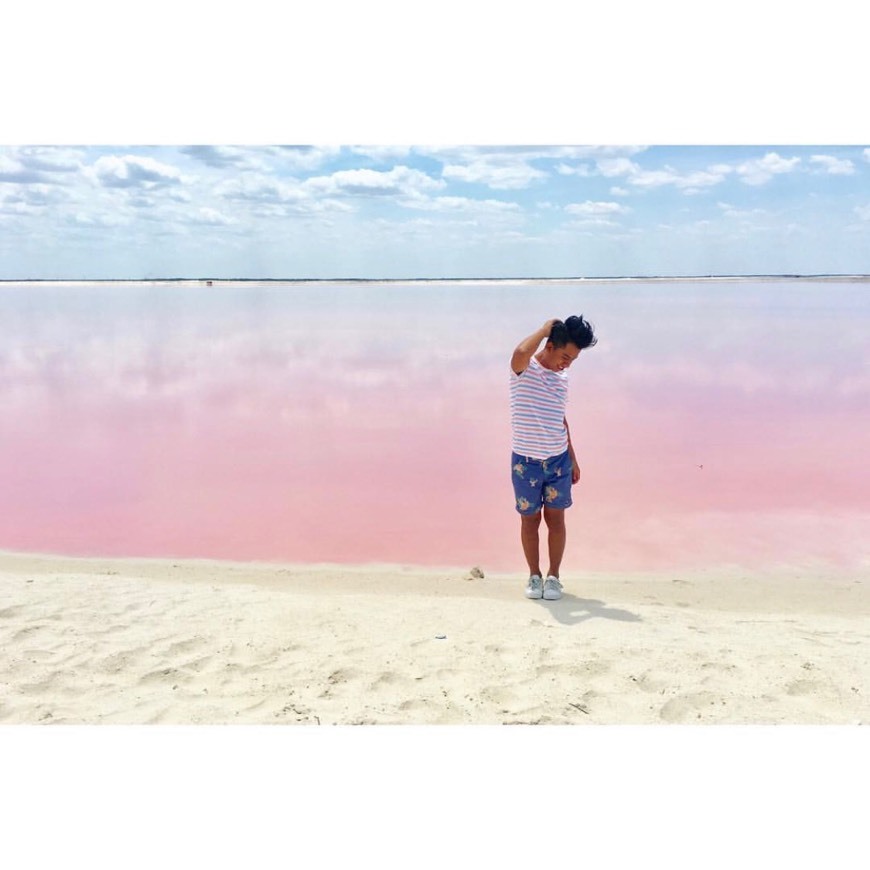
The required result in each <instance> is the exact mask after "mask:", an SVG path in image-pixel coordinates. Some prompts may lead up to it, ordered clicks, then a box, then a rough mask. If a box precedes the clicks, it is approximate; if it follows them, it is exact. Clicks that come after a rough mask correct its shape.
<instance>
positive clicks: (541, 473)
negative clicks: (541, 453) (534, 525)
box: [511, 450, 573, 517]
mask: <svg viewBox="0 0 870 870" xmlns="http://www.w3.org/2000/svg"><path fill="white" fill-rule="evenodd" d="M572 469H573V463H572V462H571V454H570V453H569V452H568V451H567V450H566V451H565V452H564V453H561V454H560V455H559V456H551V457H550V458H549V459H532V458H531V457H530V456H519V455H518V454H516V453H511V480H512V481H513V484H514V496H515V498H516V508H517V511H518V512H519V513H521V514H523V516H527V517H528V516H532V515H533V514H536V513H537V512H538V511H539V510H540V509H541V507H542V506H546V507H551V508H558V509H559V510H564V509H565V508H569V507H571V505H572V504H573V502H572V500H571V486H572V484H571V471H572Z"/></svg>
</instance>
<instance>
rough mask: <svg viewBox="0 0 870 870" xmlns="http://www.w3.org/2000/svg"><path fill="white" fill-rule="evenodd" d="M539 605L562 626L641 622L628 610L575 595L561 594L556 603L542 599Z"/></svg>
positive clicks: (539, 600) (538, 601) (538, 602)
mask: <svg viewBox="0 0 870 870" xmlns="http://www.w3.org/2000/svg"><path fill="white" fill-rule="evenodd" d="M536 603H537V604H541V605H543V606H544V607H546V609H547V610H548V611H549V612H550V613H551V614H552V615H553V616H554V617H555V618H556V619H557V620H558V621H559V622H561V623H562V624H563V625H578V624H579V623H581V622H586V621H587V620H589V619H617V620H619V621H620V622H641V618H640V617H639V616H638V615H637V614H636V613H632V612H631V611H629V610H620V609H619V608H618V607H607V606H606V605H605V603H604V602H603V601H596V600H595V599H594V598H578V597H577V596H576V595H569V594H565V593H563V594H562V597H561V598H560V599H559V600H558V601H547V600H545V599H543V598H541V599H538V600H537V601H536Z"/></svg>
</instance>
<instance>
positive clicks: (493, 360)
mask: <svg viewBox="0 0 870 870" xmlns="http://www.w3.org/2000/svg"><path fill="white" fill-rule="evenodd" d="M581 312H582V313H583V314H585V315H586V316H587V317H588V318H589V319H590V320H591V321H592V322H593V323H595V325H596V328H597V332H598V334H599V336H600V341H599V344H598V345H597V346H596V347H595V348H593V349H590V350H589V351H588V352H585V353H584V354H583V355H582V357H581V359H580V360H579V362H578V363H577V365H575V366H574V367H573V368H572V371H571V375H570V377H571V397H570V404H569V410H568V419H569V423H570V424H571V430H572V435H573V437H574V441H575V445H576V447H577V450H578V454H579V456H580V460H581V467H582V469H583V476H582V479H581V484H580V485H579V487H578V488H577V489H576V490H575V507H574V508H572V509H571V513H570V514H569V518H568V522H569V543H568V550H567V553H566V559H565V567H566V571H572V570H582V569H583V568H590V569H602V568H627V569H631V568H643V567H652V568H662V567H669V566H682V565H686V566H688V565H696V564H707V563H710V562H732V563H747V564H749V563H751V564H753V565H758V564H759V563H760V562H776V561H791V560H794V559H803V558H820V559H830V560H835V561H841V562H842V561H852V562H854V561H855V560H858V559H860V558H862V557H864V556H865V555H866V552H867V548H866V544H867V538H868V532H867V529H868V525H867V519H868V515H870V506H868V493H870V470H868V464H867V462H866V460H865V459H864V458H863V455H864V452H865V450H866V443H867V441H868V425H867V423H868V415H867V408H868V399H870V372H868V366H867V350H866V338H865V336H866V332H867V327H868V325H870V316H868V315H870V305H868V302H867V299H866V289H865V285H861V284H845V283H844V284H822V283H819V284H806V283H792V284H781V283H764V284H762V283H759V284H746V283H733V284H722V283H717V284H584V285H580V286H572V285H539V286H534V285H511V286H506V285H481V286H407V287H402V286H394V285H391V286H377V285H349V286H330V285H317V286H313V287H311V286H298V287H275V286H250V285H248V286H244V287H232V286H230V287H227V286H216V287H212V288H195V287H193V288H191V287H186V288H178V287H165V286H144V287H143V286H125V287H107V286H96V285H95V286H87V287H59V288H58V287H20V288H14V287H6V288H3V289H0V322H2V324H3V332H4V342H3V345H2V348H0V401H2V406H3V408H4V411H5V413H4V414H3V415H2V420H0V476H2V480H3V482H4V485H3V487H2V489H0V547H2V548H5V549H19V550H36V551H54V552H65V553H87V554H107V555H173V556H204V557H217V558H233V559H263V560H271V559H280V560H289V561H348V562H356V561H376V562H409V563H410V562H413V563H421V564H429V565H459V566H468V565H470V564H481V565H483V566H484V567H488V568H489V569H490V570H517V571H522V570H523V567H524V566H523V562H522V557H521V550H520V548H519V540H518V535H519V530H518V521H517V519H516V516H515V514H514V512H513V508H512V492H511V487H510V479H509V474H508V466H509V450H510V447H509V443H510V436H509V428H508V427H509V422H508V408H507V366H508V360H509V357H510V351H511V350H512V348H513V346H514V345H515V344H516V343H517V342H518V341H519V340H520V339H521V338H522V337H524V336H525V335H526V334H528V333H529V332H530V331H532V329H534V328H535V327H536V326H537V325H538V324H539V323H540V322H543V321H544V320H545V319H547V318H548V317H555V316H567V315H568V314H569V313H581Z"/></svg>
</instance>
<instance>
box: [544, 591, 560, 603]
mask: <svg viewBox="0 0 870 870" xmlns="http://www.w3.org/2000/svg"><path fill="white" fill-rule="evenodd" d="M561 597H562V593H561V592H560V593H559V594H558V595H552V594H550V595H547V594H546V593H544V595H543V598H544V601H558V600H559V599H560V598H561Z"/></svg>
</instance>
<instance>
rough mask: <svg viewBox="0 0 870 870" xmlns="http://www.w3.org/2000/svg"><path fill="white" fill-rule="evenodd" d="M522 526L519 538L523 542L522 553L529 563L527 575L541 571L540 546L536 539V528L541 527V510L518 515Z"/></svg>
mask: <svg viewBox="0 0 870 870" xmlns="http://www.w3.org/2000/svg"><path fill="white" fill-rule="evenodd" d="M520 519H521V520H522V526H521V527H520V538H521V540H522V542H523V553H524V554H525V557H526V562H528V563H529V575H532V574H538V575H540V573H541V547H540V542H539V540H538V529H539V528H540V527H541V512H540V511H538V512H537V513H536V514H533V515H532V516H530V517H527V516H524V515H520Z"/></svg>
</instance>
